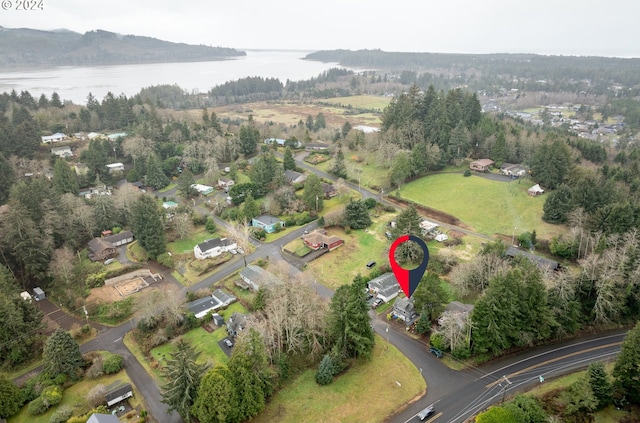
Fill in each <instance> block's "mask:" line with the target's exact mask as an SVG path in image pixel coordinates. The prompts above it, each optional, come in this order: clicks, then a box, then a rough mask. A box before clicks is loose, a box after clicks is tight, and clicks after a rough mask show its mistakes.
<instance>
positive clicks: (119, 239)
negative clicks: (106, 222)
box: [104, 231, 133, 247]
mask: <svg viewBox="0 0 640 423" xmlns="http://www.w3.org/2000/svg"><path fill="white" fill-rule="evenodd" d="M104 240H105V241H107V242H110V243H111V244H113V246H114V247H119V246H121V245H125V244H128V243H130V242H133V232H131V231H122V232H118V233H117V234H113V235H108V236H105V237H104Z"/></svg>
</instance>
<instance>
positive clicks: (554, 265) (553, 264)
mask: <svg viewBox="0 0 640 423" xmlns="http://www.w3.org/2000/svg"><path fill="white" fill-rule="evenodd" d="M506 255H507V256H509V257H511V258H513V257H515V256H525V257H526V258H528V259H529V260H531V261H532V262H534V263H535V264H537V265H538V266H540V267H543V268H547V269H550V270H558V268H559V267H560V263H558V262H557V261H554V260H551V259H548V258H546V257H540V256H536V255H535V254H531V253H527V252H526V251H522V250H518V249H517V248H516V247H514V246H509V248H507V252H506Z"/></svg>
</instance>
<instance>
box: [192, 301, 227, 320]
mask: <svg viewBox="0 0 640 423" xmlns="http://www.w3.org/2000/svg"><path fill="white" fill-rule="evenodd" d="M185 307H186V308H187V310H189V311H190V312H191V313H193V314H194V315H195V316H196V317H197V318H198V319H202V318H203V317H204V316H206V315H207V313H209V312H210V311H213V310H217V309H219V308H220V307H222V303H221V302H220V301H218V299H217V298H214V297H204V298H200V299H199V300H195V301H191V302H190V303H186V304H185Z"/></svg>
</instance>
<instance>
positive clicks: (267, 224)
mask: <svg viewBox="0 0 640 423" xmlns="http://www.w3.org/2000/svg"><path fill="white" fill-rule="evenodd" d="M251 226H253V227H255V228H259V229H262V230H264V231H265V232H266V233H268V234H271V233H274V232H275V231H276V229H277V228H283V227H284V222H283V221H282V220H280V219H278V218H277V217H273V216H270V215H268V214H263V215H261V216H258V217H254V218H253V219H251Z"/></svg>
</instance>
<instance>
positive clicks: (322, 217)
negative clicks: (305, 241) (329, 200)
mask: <svg viewBox="0 0 640 423" xmlns="http://www.w3.org/2000/svg"><path fill="white" fill-rule="evenodd" d="M318 226H324V216H320V219H318Z"/></svg>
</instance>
